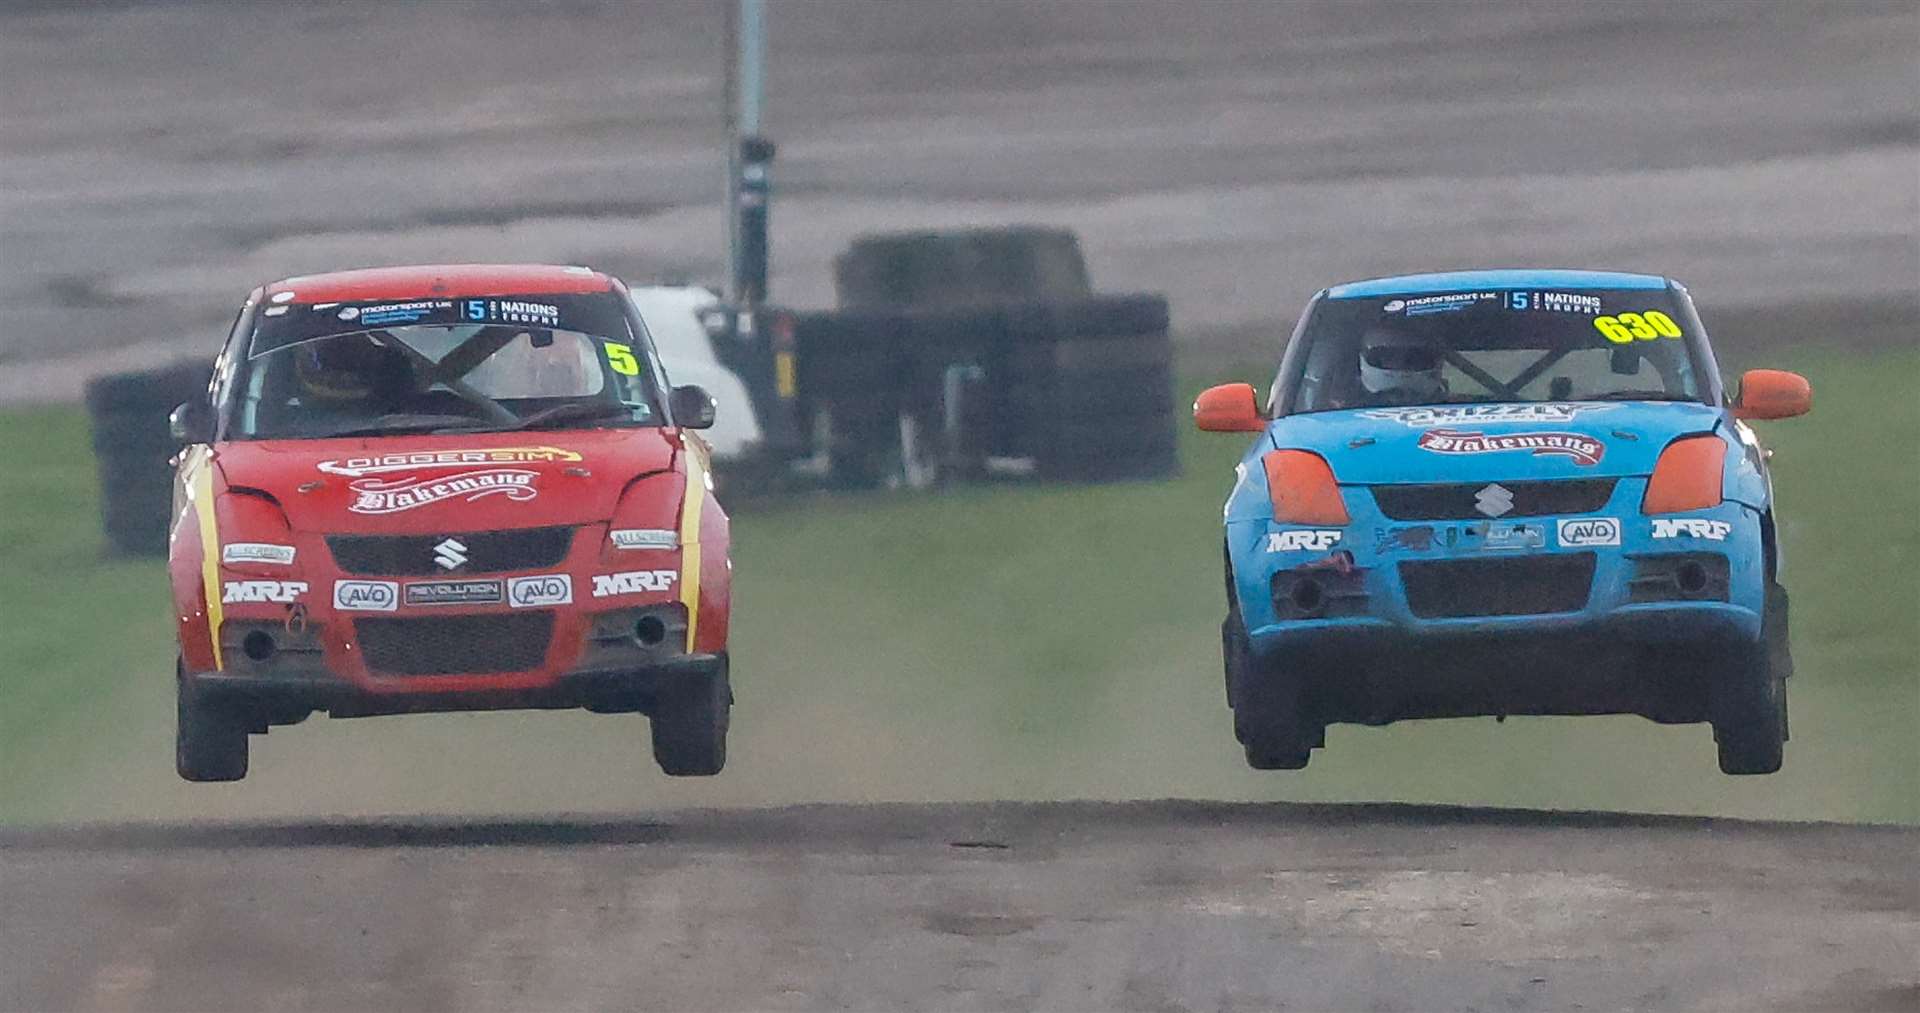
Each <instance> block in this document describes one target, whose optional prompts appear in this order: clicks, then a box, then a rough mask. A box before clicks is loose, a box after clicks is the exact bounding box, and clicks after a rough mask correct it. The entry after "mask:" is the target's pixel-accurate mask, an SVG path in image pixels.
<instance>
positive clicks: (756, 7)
mask: <svg viewBox="0 0 1920 1013" xmlns="http://www.w3.org/2000/svg"><path fill="white" fill-rule="evenodd" d="M766 16H767V0H740V57H739V59H740V95H739V100H740V122H739V131H740V134H741V135H742V136H745V137H755V136H758V135H759V133H760V98H761V92H762V90H763V88H762V84H763V82H764V80H765V65H766V55H767V35H766Z"/></svg>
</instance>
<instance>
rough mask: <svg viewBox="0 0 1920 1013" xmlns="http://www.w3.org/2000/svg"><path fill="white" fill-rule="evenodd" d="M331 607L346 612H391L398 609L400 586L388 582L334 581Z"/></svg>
mask: <svg viewBox="0 0 1920 1013" xmlns="http://www.w3.org/2000/svg"><path fill="white" fill-rule="evenodd" d="M333 607H334V608H337V609H340V610H342V611H346V612H392V611H394V610H395V609H397V608H399V607H400V585H398V584H396V583H394V582H393V581H390V580H336V581H334V582H333Z"/></svg>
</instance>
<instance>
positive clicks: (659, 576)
mask: <svg viewBox="0 0 1920 1013" xmlns="http://www.w3.org/2000/svg"><path fill="white" fill-rule="evenodd" d="M679 577H680V574H679V572H678V571H675V570H634V571H632V572H630V573H607V574H598V575H596V576H595V577H594V578H593V596H594V597H595V598H607V597H611V596H613V595H616V594H639V593H640V592H642V591H671V590H673V582H674V581H675V580H677V579H679Z"/></svg>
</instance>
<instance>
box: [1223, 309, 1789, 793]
mask: <svg viewBox="0 0 1920 1013" xmlns="http://www.w3.org/2000/svg"><path fill="white" fill-rule="evenodd" d="M1810 404H1811V393H1810V391H1809V388H1808V385H1807V381H1806V380H1804V379H1803V378H1801V377H1799V376H1797V375H1795V374H1792V373H1786V372H1781V371H1777V370H1752V371H1750V372H1748V373H1746V374H1745V375H1744V376H1743V377H1742V379H1741V386H1740V389H1739V390H1738V391H1737V392H1736V393H1734V394H1732V395H1729V394H1728V393H1727V392H1726V391H1725V390H1723V388H1722V384H1721V379H1720V373H1719V370H1718V368H1717V367H1716V366H1715V364H1714V359H1713V351H1712V349H1711V348H1710V347H1709V346H1708V343H1707V334H1706V330H1705V329H1704V328H1703V327H1702V326H1701V324H1700V318H1699V316H1698V315H1697V314H1696V313H1695V312H1694V308H1693V302H1692V300H1691V299H1690V298H1689V297H1688V295H1687V290H1686V289H1685V288H1683V287H1682V286H1681V285H1679V284H1678V283H1676V282H1674V281H1671V280H1670V279H1667V278H1663V277H1658V276H1654V275H1643V274H1615V273H1601V272H1589V271H1466V272H1458V273H1448V274H1425V275H1410V276H1406V277H1399V278H1383V279H1379V280H1375V281H1362V282H1355V283H1353V284H1348V285H1338V286H1335V287H1333V288H1330V289H1327V290H1325V291H1323V292H1321V293H1319V294H1318V295H1316V296H1314V298H1313V300H1312V302H1311V303H1309V304H1308V306H1307V309H1306V312H1305V314H1304V315H1302V317H1301V319H1300V323H1299V326H1298V327H1296V328H1295V330H1294V332H1293V337H1292V340H1291V341H1289V342H1288V345H1287V349H1286V353H1285V355H1284V356H1283V357H1282V359H1281V362H1280V371H1279V374H1278V376H1276V377H1275V379H1274V383H1273V388H1272V391H1271V392H1270V393H1269V395H1268V397H1267V401H1266V405H1265V407H1264V409H1263V408H1262V407H1260V406H1259V405H1258V404H1257V403H1256V401H1255V393H1254V389H1253V387H1252V386H1251V385H1249V384H1244V383H1236V384H1226V385H1224V386H1219V387H1214V388H1211V389H1209V390H1207V391H1205V392H1203V393H1202V394H1201V395H1200V398H1199V400H1198V401H1196V402H1195V404H1194V416H1195V421H1196V422H1197V423H1198V424H1199V427H1200V428H1201V429H1205V430H1209V431H1213V432H1243V431H1244V432H1250V433H1257V434H1259V435H1258V437H1257V438H1256V439H1255V440H1254V442H1253V445H1252V446H1251V447H1249V448H1248V450H1247V452H1246V455H1245V456H1244V457H1243V458H1242V459H1241V461H1240V464H1239V465H1238V467H1237V468H1236V469H1235V473H1236V475H1237V476H1238V480H1237V481H1236V483H1235V485H1234V487H1233V492H1232V493H1231V494H1230V495H1229V496H1228V498H1227V504H1226V585H1227V618H1226V622H1225V623H1224V624H1223V626H1222V639H1223V642H1224V653H1225V656H1226V674H1227V703H1228V705H1229V706H1230V707H1231V708H1232V709H1233V725H1234V732H1235V734H1236V736H1237V737H1238V738H1239V740H1240V742H1241V744H1242V745H1244V746H1245V747H1246V755H1247V762H1248V763H1249V764H1250V765H1252V766H1254V767H1257V768H1261V769H1268V770H1271V769H1289V770H1291V769H1298V768H1300V767H1304V766H1305V765H1306V763H1307V760H1308V757H1309V754H1310V752H1311V750H1312V749H1313V748H1315V747H1318V746H1321V745H1324V744H1325V739H1326V726H1327V725H1328V724H1329V723H1331V722H1358V723H1365V724H1386V723H1388V722H1392V721H1397V720H1402V719H1407V718H1430V717H1462V716H1469V715H1497V716H1504V715H1508V714H1640V715H1643V716H1645V717H1648V718H1651V719H1652V720H1654V721H1659V722H1664V723H1688V722H1698V721H1707V722H1710V723H1711V724H1712V726H1713V732H1714V739H1715V741H1716V742H1717V743H1718V744H1719V758H1720V769H1721V770H1723V771H1725V772H1726V773H1729V774H1765V773H1772V772H1773V771H1775V770H1778V769H1779V767H1780V761H1781V746H1782V742H1783V741H1784V740H1785V739H1786V737H1787V702H1786V685H1785V680H1786V678H1787V676H1788V674H1789V673H1790V672H1791V670H1792V662H1791V660H1790V655H1789V653H1788V650H1787V595H1786V592H1785V591H1784V590H1783V589H1782V588H1781V586H1780V584H1779V572H1780V554H1779V542H1778V539H1777V538H1776V536H1775V532H1776V530H1777V529H1776V525H1775V519H1774V514H1773V495H1772V489H1771V486H1770V483H1769V479H1768V475H1767V457H1768V453H1767V451H1765V450H1764V449H1762V447H1761V445H1760V441H1759V440H1758V439H1757V438H1756V436H1755V435H1754V432H1753V430H1752V429H1751V428H1749V427H1748V425H1747V420H1750V419H1773V418H1785V417H1788V416H1793V415H1799V414H1802V413H1804V412H1806V411H1807V410H1808V408H1809V406H1810Z"/></svg>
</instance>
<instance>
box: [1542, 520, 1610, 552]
mask: <svg viewBox="0 0 1920 1013" xmlns="http://www.w3.org/2000/svg"><path fill="white" fill-rule="evenodd" d="M1555 533H1556V534H1557V535H1558V536H1559V538H1560V544H1561V545H1563V546H1566V547H1568V548H1573V547H1575V546H1584V545H1619V544H1620V522H1619V521H1618V520H1615V519H1614V518H1612V517H1563V518H1561V520H1560V522H1559V524H1558V525H1557V526H1556V531H1555Z"/></svg>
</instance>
